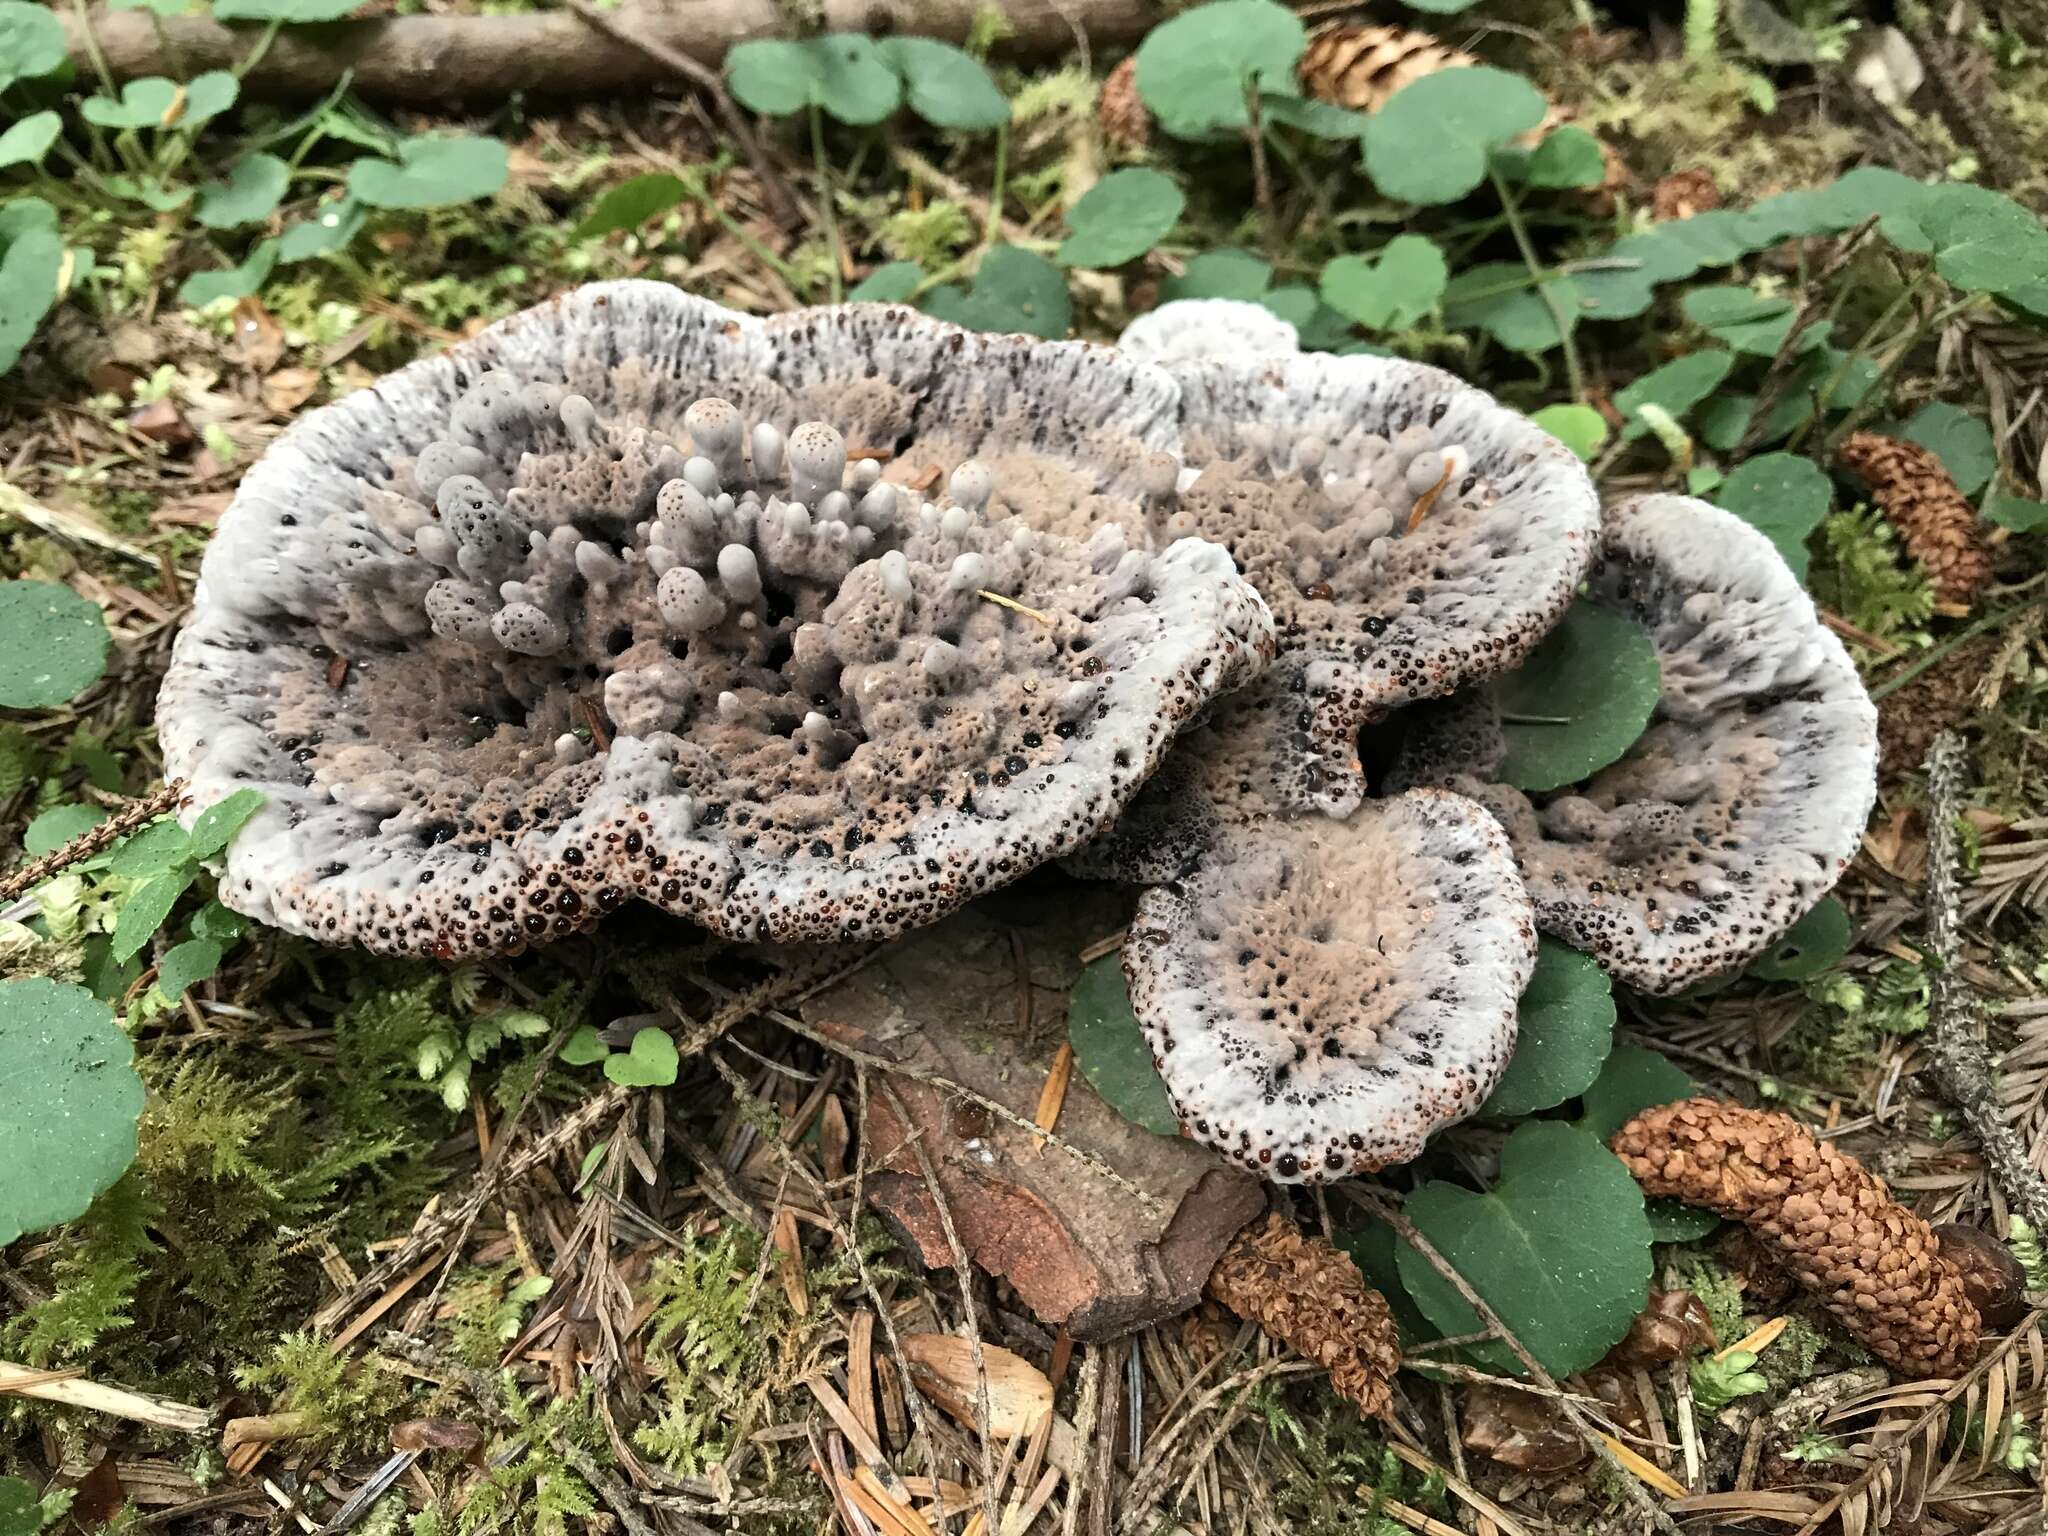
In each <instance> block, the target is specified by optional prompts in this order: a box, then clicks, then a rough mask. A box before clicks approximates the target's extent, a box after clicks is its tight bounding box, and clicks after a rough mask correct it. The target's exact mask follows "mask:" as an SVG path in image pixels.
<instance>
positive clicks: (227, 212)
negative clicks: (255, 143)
mask: <svg viewBox="0 0 2048 1536" xmlns="http://www.w3.org/2000/svg"><path fill="white" fill-rule="evenodd" d="M291 179H292V172H291V167H290V166H288V165H286V164H285V163H284V162H283V161H282V160H280V159H278V158H277V156H275V155H266V154H260V153H259V154H253V155H244V156H243V157H242V158H241V159H240V160H238V161H236V162H235V168H234V169H233V170H231V171H229V172H228V174H227V179H226V180H225V181H215V182H209V183H208V184H207V185H206V186H204V187H202V188H200V190H199V204H198V206H197V207H195V208H194V209H193V210H192V216H193V217H194V218H195V219H197V220H198V221H199V222H200V223H201V224H204V225H205V226H206V227H207V228H208V229H234V228H235V227H237V226H238V225H242V224H254V223H255V222H257V220H259V219H267V218H269V217H270V215H271V214H273V213H275V212H276V211H277V205H278V204H279V203H281V202H283V201H284V193H285V188H286V187H288V186H289V185H290V184H291Z"/></svg>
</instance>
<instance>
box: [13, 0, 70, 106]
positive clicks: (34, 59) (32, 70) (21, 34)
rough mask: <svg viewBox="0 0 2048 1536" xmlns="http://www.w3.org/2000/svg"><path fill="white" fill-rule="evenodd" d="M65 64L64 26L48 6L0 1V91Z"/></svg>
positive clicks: (22, 0) (17, 1) (15, 0)
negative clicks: (18, 81)
mask: <svg viewBox="0 0 2048 1536" xmlns="http://www.w3.org/2000/svg"><path fill="white" fill-rule="evenodd" d="M63 62H64V27H63V25H62V24H61V23H60V22H59V21H58V20H57V18H56V16H55V15H53V14H52V13H51V10H50V7H48V6H47V5H30V4H28V3H27V0H0V91H4V90H6V89H7V87H8V86H10V85H12V84H14V82H15V81H17V80H35V79H40V78H41V77H42V76H44V75H47V74H49V73H51V72H52V71H53V70H55V69H56V68H57V67H58V66H59V65H61V64H62V63H63Z"/></svg>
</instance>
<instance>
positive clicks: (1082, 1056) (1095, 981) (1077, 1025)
mask: <svg viewBox="0 0 2048 1536" xmlns="http://www.w3.org/2000/svg"><path fill="white" fill-rule="evenodd" d="M1067 1039H1068V1040H1069V1041H1071V1042H1072V1043H1073V1047H1074V1065H1075V1066H1077V1067H1079V1068H1080V1069H1081V1075H1082V1076H1083V1077H1085V1078H1087V1079H1088V1086H1089V1087H1091V1088H1093V1089H1094V1090H1095V1091H1096V1092H1097V1093H1099V1094H1100V1095H1102V1100H1103V1102H1104V1103H1105V1104H1107V1105H1108V1106H1109V1107H1110V1108H1111V1109H1113V1110H1115V1111H1116V1112H1117V1113H1118V1114H1120V1115H1122V1116H1123V1117H1124V1118H1125V1119H1126V1120H1128V1121H1130V1122H1131V1124H1133V1125H1137V1126H1142V1127H1144V1129H1146V1130H1148V1131H1151V1132H1153V1133H1154V1134H1156V1135H1160V1136H1178V1135H1179V1134H1180V1116H1178V1115H1176V1114H1175V1113H1174V1112H1173V1100H1172V1099H1171V1098H1169V1097H1168V1096H1167V1092H1166V1084H1165V1083H1163V1082H1161V1081H1160V1080H1159V1072H1158V1069H1157V1068H1155V1067H1154V1066H1153V1065H1152V1048H1151V1047H1150V1046H1149V1045H1147V1044H1146V1043H1145V1035H1144V1032H1143V1031H1142V1030H1140V1029H1139V1028H1138V1020H1137V1017H1136V1016H1135V1015H1134V1014H1133V1013H1132V1012H1131V994H1130V990H1129V988H1128V986H1127V985H1126V984H1125V981H1124V967H1123V961H1122V960H1121V959H1120V958H1119V957H1118V956H1116V955H1104V956H1103V957H1102V958H1101V959H1099V960H1096V961H1094V962H1092V963H1091V964H1090V965H1089V966H1088V968H1087V969H1086V970H1084V971H1083V972H1081V979H1080V980H1079V981H1077V982H1075V983H1074V991H1073V995H1072V996H1071V997H1069V998H1068V999H1067Z"/></svg>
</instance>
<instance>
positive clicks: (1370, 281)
mask: <svg viewBox="0 0 2048 1536" xmlns="http://www.w3.org/2000/svg"><path fill="white" fill-rule="evenodd" d="M1449 281H1450V268H1449V267H1448V266H1446V265H1445V264H1444V255H1443V252H1442V251H1440V250H1438V249H1437V248H1436V245H1435V243H1434V242H1433V241H1431V240H1429V239H1427V238H1426V237H1424V236H1422V235H1396V236H1395V237H1394V238H1393V239H1391V240H1389V241H1388V242H1387V243H1386V244H1385V245H1384V246H1382V247H1380V250H1379V252H1378V254H1377V256H1376V257H1365V256H1339V257H1337V258H1336V259H1335V260H1334V261H1332V262H1331V263H1330V264H1329V265H1328V266H1326V267H1324V268H1323V276H1322V284H1321V288H1322V299H1323V302H1324V303H1325V304H1327V305H1329V306H1330V308H1332V309H1334V310H1336V311H1337V313H1338V314H1340V315H1343V316H1344V317H1345V318H1346V319H1349V320H1355V321H1357V322H1358V323H1359V324H1360V325H1362V326H1364V327H1365V328H1366V329H1367V330H1369V331H1404V330H1406V329H1408V327H1410V326H1412V325H1414V324H1415V323H1416V322H1417V321H1418V320H1421V319H1422V318H1424V317H1425V316H1426V315H1428V314H1429V313H1430V312H1431V311H1432V310H1434V309H1435V308H1436V307H1437V305H1438V303H1439V302H1441V301H1442V299H1443V296H1444V287H1445V285H1446V284H1447V283H1448V282H1449Z"/></svg>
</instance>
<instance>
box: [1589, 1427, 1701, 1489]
mask: <svg viewBox="0 0 2048 1536" xmlns="http://www.w3.org/2000/svg"><path fill="white" fill-rule="evenodd" d="M1600 1443H1601V1444H1602V1445H1604V1446H1606V1447H1607V1449H1608V1450H1610V1451H1612V1452H1613V1453H1614V1459H1615V1460H1616V1461H1618V1462H1620V1463H1621V1464H1622V1465H1623V1466H1624V1467H1627V1468H1628V1469H1629V1471H1631V1472H1633V1473H1635V1475H1636V1476H1637V1477H1639V1478H1641V1479H1642V1480H1643V1481H1644V1482H1646V1483H1648V1484H1649V1485H1650V1486H1651V1487H1652V1488H1654V1489H1656V1490H1657V1491H1658V1492H1659V1493H1661V1494H1663V1495H1664V1497H1665V1498H1667V1499H1682V1498H1684V1497H1685V1496H1686V1493H1687V1491H1688V1490H1687V1489H1686V1486H1685V1484H1683V1483H1681V1482H1680V1481H1679V1480H1678V1479H1677V1478H1675V1477H1673V1476H1672V1475H1671V1474H1670V1473H1669V1472H1666V1471H1665V1470H1664V1469H1663V1468H1662V1467H1660V1466H1658V1465H1657V1463H1655V1462H1654V1461H1651V1460H1649V1459H1648V1458H1646V1457H1643V1456H1639V1455H1637V1454H1636V1453H1635V1452H1634V1451H1632V1450H1630V1449H1629V1448H1628V1447H1627V1446H1625V1445H1623V1444H1622V1443H1621V1442H1620V1441H1619V1440H1617V1439H1615V1438H1614V1436H1612V1435H1602V1436H1601V1437H1600Z"/></svg>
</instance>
